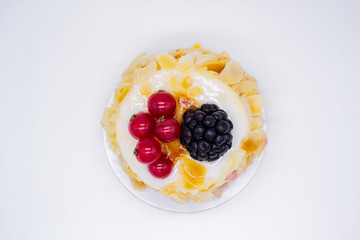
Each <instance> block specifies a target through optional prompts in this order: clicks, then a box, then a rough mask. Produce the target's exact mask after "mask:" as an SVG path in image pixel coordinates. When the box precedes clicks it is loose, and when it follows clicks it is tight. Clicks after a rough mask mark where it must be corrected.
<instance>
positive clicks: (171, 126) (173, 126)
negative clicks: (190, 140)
mask: <svg viewBox="0 0 360 240" xmlns="http://www.w3.org/2000/svg"><path fill="white" fill-rule="evenodd" d="M179 135H180V125H179V123H178V122H177V121H176V120H175V119H173V118H170V119H164V118H163V117H162V118H159V119H158V120H157V123H156V126H155V136H156V137H157V138H158V139H159V140H160V141H162V142H172V141H174V140H175V139H177V138H178V137H179Z"/></svg>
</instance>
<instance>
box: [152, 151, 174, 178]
mask: <svg viewBox="0 0 360 240" xmlns="http://www.w3.org/2000/svg"><path fill="white" fill-rule="evenodd" d="M172 168H173V162H172V161H171V160H170V159H169V158H168V157H167V156H166V155H165V154H163V155H161V157H160V159H159V160H157V161H155V162H153V163H151V164H149V165H148V170H149V172H150V174H151V175H153V176H154V177H156V178H166V177H167V176H169V175H170V173H171V170H172Z"/></svg>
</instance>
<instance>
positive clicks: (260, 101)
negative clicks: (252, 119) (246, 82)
mask: <svg viewBox="0 0 360 240" xmlns="http://www.w3.org/2000/svg"><path fill="white" fill-rule="evenodd" d="M246 100H248V102H249V105H250V109H251V112H252V114H254V115H259V114H260V113H261V112H262V107H263V105H264V97H263V96H261V95H251V96H248V97H247V98H246Z"/></svg>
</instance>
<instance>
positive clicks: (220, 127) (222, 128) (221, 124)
mask: <svg viewBox="0 0 360 240" xmlns="http://www.w3.org/2000/svg"><path fill="white" fill-rule="evenodd" d="M229 130H230V125H229V123H228V122H227V121H225V120H220V121H218V122H217V124H216V131H217V132H218V133H221V134H225V133H227V132H228V131H229Z"/></svg>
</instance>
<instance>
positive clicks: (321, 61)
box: [0, 0, 360, 240]
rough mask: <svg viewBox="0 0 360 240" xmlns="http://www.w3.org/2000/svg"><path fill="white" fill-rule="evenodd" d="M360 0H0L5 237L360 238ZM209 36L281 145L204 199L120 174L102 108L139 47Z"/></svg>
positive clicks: (0, 195)
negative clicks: (253, 86) (241, 179)
mask: <svg viewBox="0 0 360 240" xmlns="http://www.w3.org/2000/svg"><path fill="white" fill-rule="evenodd" d="M359 11H360V3H359V1H224V0H222V1H220V0H217V1H210V0H207V1H195V0H193V1H185V0H182V1H174V2H170V1H157V2H155V1H144V2H141V1H115V0H114V1H83V2H81V1H10V0H8V1H6V0H5V1H4V0H3V1H1V2H0V110H1V113H0V239H1V240H10V239H36V240H42V239H47V240H48V239H77V240H78V239H87V240H88V239H359V238H360V226H359V222H360V159H359V158H360V157H359V156H360V146H359V143H360V141H359V135H360V127H359V122H360V108H359V103H360V94H359V91H360V79H359V76H360V30H359V23H360V17H359V16H360V15H359ZM195 42H202V43H203V44H204V45H205V47H207V48H210V49H213V50H216V51H222V50H226V51H228V52H229V53H230V55H231V56H232V57H233V58H235V59H236V60H238V61H239V62H240V63H241V64H242V65H243V66H244V68H245V69H246V70H247V71H248V72H249V73H250V74H252V75H254V76H255V77H256V78H257V79H258V81H259V83H260V90H261V93H262V94H263V95H264V96H265V100H266V113H267V117H268V132H269V145H268V148H267V151H266V153H265V157H264V159H263V163H262V165H261V167H260V169H259V171H258V173H257V175H256V176H255V178H254V179H253V180H252V181H251V183H250V184H249V185H248V186H247V187H246V188H245V190H244V191H242V192H241V193H240V194H239V195H238V196H237V197H235V198H234V199H232V200H231V201H230V202H228V203H226V204H225V205H222V206H220V207H218V208H215V209H213V210H209V211H205V212H200V213H195V214H175V213H170V212H165V211H162V210H158V209H155V208H153V207H150V206H148V205H146V204H144V203H142V202H141V201H140V200H138V199H137V198H135V197H134V196H132V195H131V194H130V193H129V192H128V191H127V190H125V188H124V187H123V186H122V185H121V184H120V182H119V181H118V179H117V178H116V177H115V175H114V174H113V172H112V170H111V168H110V166H109V164H108V162H107V159H106V155H105V152H104V147H103V142H102V141H103V140H102V128H101V126H100V120H101V117H102V113H103V109H104V107H105V105H106V103H107V101H108V99H109V97H110V95H111V93H112V91H113V89H114V87H115V85H116V84H117V83H118V82H119V81H120V76H121V73H122V71H123V70H124V69H125V67H126V66H127V65H128V64H129V62H130V61H131V60H132V59H133V58H134V57H135V56H136V55H137V54H138V53H140V52H144V51H146V52H149V53H155V52H158V51H165V50H169V49H175V48H181V47H188V46H190V45H192V44H193V43H195Z"/></svg>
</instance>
